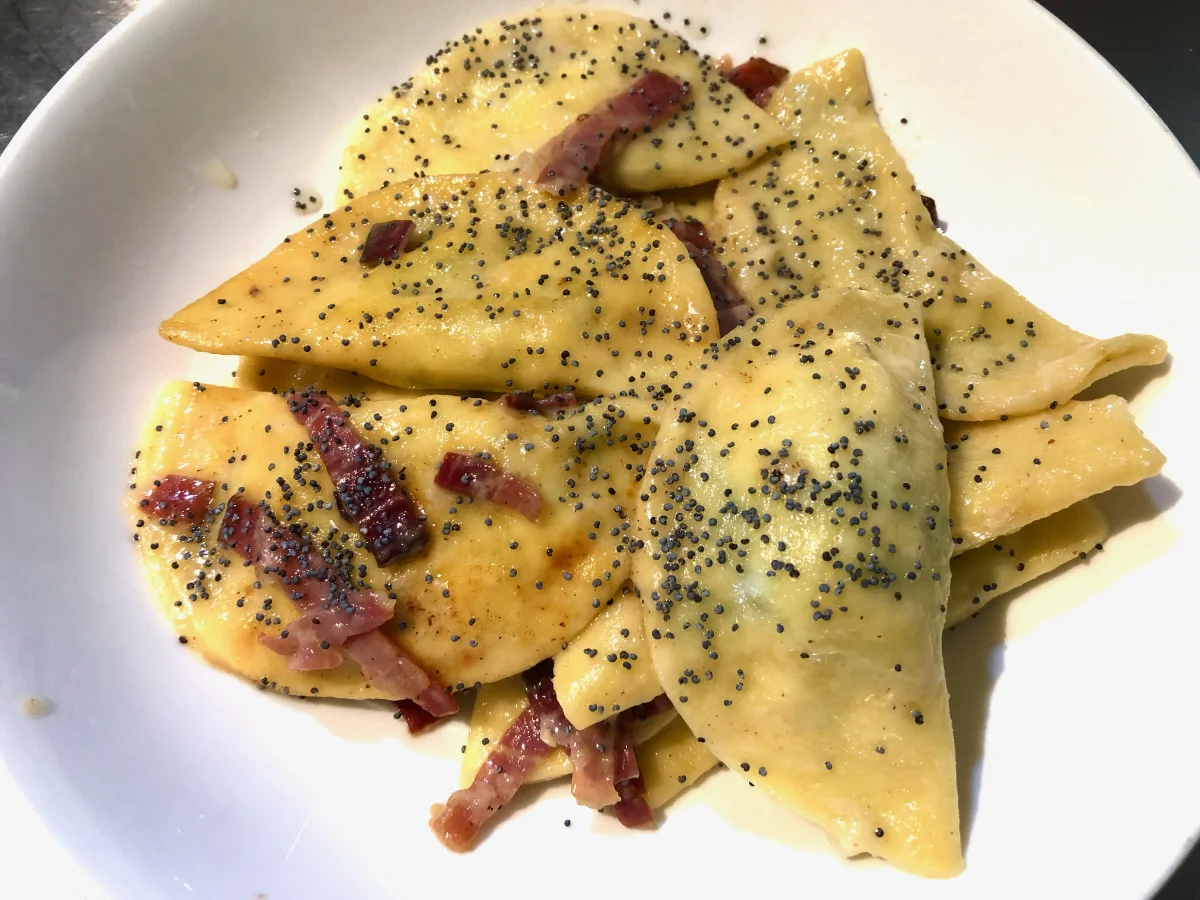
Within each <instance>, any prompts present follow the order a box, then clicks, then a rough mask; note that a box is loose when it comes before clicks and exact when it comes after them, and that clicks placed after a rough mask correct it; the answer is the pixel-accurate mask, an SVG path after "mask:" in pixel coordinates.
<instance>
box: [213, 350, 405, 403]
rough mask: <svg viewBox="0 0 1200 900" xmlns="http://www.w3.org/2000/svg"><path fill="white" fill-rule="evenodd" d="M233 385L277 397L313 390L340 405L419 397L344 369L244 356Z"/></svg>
mask: <svg viewBox="0 0 1200 900" xmlns="http://www.w3.org/2000/svg"><path fill="white" fill-rule="evenodd" d="M233 383H234V386H235V387H239V388H243V389H244V390H247V391H267V392H270V393H277V394H282V393H283V392H285V391H306V390H309V389H315V390H318V391H325V392H326V393H327V394H329V396H331V397H334V398H336V399H338V400H339V401H340V400H342V399H343V398H345V397H353V398H354V399H355V400H394V401H396V402H400V401H402V400H412V399H414V398H417V397H420V396H422V392H421V391H414V390H406V389H405V388H398V387H393V386H392V385H390V384H384V383H383V382H381V381H376V380H375V379H373V378H368V377H367V376H365V375H360V374H359V373H357V372H350V371H347V370H345V369H331V368H329V367H328V366H312V365H306V364H304V363H297V362H291V361H290V360H286V359H264V358H263V357H261V356H243V357H242V358H241V359H239V360H238V367H237V370H236V371H235V372H234V376H233Z"/></svg>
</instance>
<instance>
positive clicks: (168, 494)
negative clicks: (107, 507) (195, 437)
mask: <svg viewBox="0 0 1200 900" xmlns="http://www.w3.org/2000/svg"><path fill="white" fill-rule="evenodd" d="M214 487H215V485H214V484H213V482H211V481H205V480H203V479H200V478H188V477H186V476H184V475H163V476H160V477H159V478H156V479H154V487H153V488H152V489H151V491H150V493H149V494H147V495H146V499H144V500H143V501H142V502H141V507H142V509H143V510H144V511H145V512H146V514H147V515H149V516H153V517H155V518H158V519H163V520H165V521H166V522H167V524H169V525H174V524H176V523H178V522H193V523H196V524H199V523H200V522H201V521H202V520H203V519H204V515H205V513H207V512H208V508H209V506H211V505H212V498H213V488H214Z"/></svg>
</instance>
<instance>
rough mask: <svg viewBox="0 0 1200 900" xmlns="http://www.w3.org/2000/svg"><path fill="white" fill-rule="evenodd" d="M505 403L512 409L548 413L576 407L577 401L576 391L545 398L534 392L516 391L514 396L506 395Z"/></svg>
mask: <svg viewBox="0 0 1200 900" xmlns="http://www.w3.org/2000/svg"><path fill="white" fill-rule="evenodd" d="M504 403H505V405H506V406H508V407H509V408H510V409H519V410H522V411H524V412H536V413H546V412H550V411H551V410H554V409H566V408H568V407H571V406H575V405H576V403H577V401H576V399H575V392H574V391H562V392H561V393H558V394H548V395H547V396H545V397H538V396H536V395H535V394H534V393H533V391H516V392H515V393H512V394H505V395H504Z"/></svg>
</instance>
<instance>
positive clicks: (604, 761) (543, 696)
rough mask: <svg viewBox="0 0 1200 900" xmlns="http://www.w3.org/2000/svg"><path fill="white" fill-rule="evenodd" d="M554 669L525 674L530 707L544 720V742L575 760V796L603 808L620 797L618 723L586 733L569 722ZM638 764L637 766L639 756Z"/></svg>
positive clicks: (610, 722) (542, 668) (594, 727)
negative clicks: (562, 704)
mask: <svg viewBox="0 0 1200 900" xmlns="http://www.w3.org/2000/svg"><path fill="white" fill-rule="evenodd" d="M552 675H553V670H552V669H549V668H547V667H545V666H538V667H535V668H533V669H530V670H529V671H528V672H526V673H525V675H524V679H525V692H526V694H527V695H528V696H529V707H530V709H534V710H536V711H537V713H538V715H539V716H540V717H541V723H542V735H543V738H542V739H543V740H546V741H547V742H548V743H549V744H550V745H551V746H554V747H562V748H563V749H564V750H566V751H567V757H568V758H569V759H570V761H571V795H572V796H573V797H574V798H575V800H576V802H577V803H579V804H581V805H582V806H588V807H591V808H592V809H600V808H602V807H605V806H611V805H612V804H614V803H616V802H617V801H618V800H619V799H620V797H619V795H618V794H617V791H616V789H615V788H614V787H613V785H614V783H615V781H616V772H617V755H618V754H617V739H618V737H619V735H618V727H617V725H618V723H617V721H616V720H615V719H605V720H604V721H603V722H597V723H596V724H595V725H589V726H588V727H587V728H584V729H582V730H579V729H576V728H575V727H574V726H573V725H571V723H570V722H569V721H567V716H566V713H564V712H563V708H562V706H561V705H560V704H559V702H558V696H557V695H556V694H555V692H554V680H553V678H552ZM634 765H635V766H636V765H637V761H636V757H635V759H634Z"/></svg>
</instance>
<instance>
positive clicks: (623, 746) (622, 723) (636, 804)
mask: <svg viewBox="0 0 1200 900" xmlns="http://www.w3.org/2000/svg"><path fill="white" fill-rule="evenodd" d="M653 702H654V701H653V700H651V701H650V703H653ZM650 703H646V704H642V706H649V705H650ZM668 705H669V701H668ZM638 708H639V707H634V709H631V710H629V711H627V712H624V713H621V715H620V716H619V717H618V718H617V734H616V739H615V742H614V743H615V746H614V748H613V752H614V754H615V756H616V766H615V770H614V772H613V787H614V789H615V790H616V792H617V796H618V797H619V798H620V799H619V800H618V801H617V802H616V803H614V804H613V805H612V811H613V815H615V816H616V817H617V820H618V821H620V823H621V824H622V825H624V826H625V827H626V828H637V827H639V826H642V825H649V824H651V823H652V822H653V821H654V811H653V810H651V809H650V804H649V803H647V802H646V784H645V782H644V781H643V780H642V773H641V769H640V767H639V766H638V758H637V753H636V752H635V751H634V746H633V728H634V718H635V717H634V715H633V713H634V711H635V710H636V709H638Z"/></svg>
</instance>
